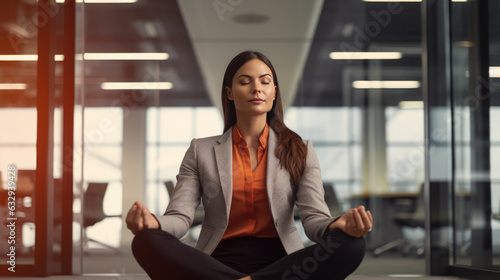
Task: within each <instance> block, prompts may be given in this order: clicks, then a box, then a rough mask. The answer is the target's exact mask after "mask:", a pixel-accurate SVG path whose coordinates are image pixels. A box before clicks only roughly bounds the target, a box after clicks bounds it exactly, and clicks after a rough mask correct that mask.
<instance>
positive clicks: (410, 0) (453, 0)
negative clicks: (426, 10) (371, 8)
mask: <svg viewBox="0 0 500 280" xmlns="http://www.w3.org/2000/svg"><path fill="white" fill-rule="evenodd" d="M363 1H365V2H422V0H363ZM451 2H467V0H451Z"/></svg>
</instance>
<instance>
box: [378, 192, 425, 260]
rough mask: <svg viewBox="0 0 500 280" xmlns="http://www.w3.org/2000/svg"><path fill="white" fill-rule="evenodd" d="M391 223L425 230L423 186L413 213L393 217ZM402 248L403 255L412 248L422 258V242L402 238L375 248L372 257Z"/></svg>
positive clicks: (401, 213) (402, 213) (403, 213)
mask: <svg viewBox="0 0 500 280" xmlns="http://www.w3.org/2000/svg"><path fill="white" fill-rule="evenodd" d="M393 221H394V223H396V224H397V225H399V226H400V227H401V228H402V227H411V228H425V200H424V188H423V185H422V186H421V187H420V191H419V194H418V197H417V199H416V201H415V211H413V212H400V213H396V214H395V215H394V216H393ZM403 245H405V246H404V248H403V252H404V253H405V254H407V253H409V251H410V250H411V249H413V248H416V249H417V256H419V257H422V256H423V255H424V242H423V240H418V241H417V243H415V242H412V240H410V239H408V238H406V237H402V238H399V239H396V240H394V241H391V242H389V243H387V244H384V245H382V246H380V247H377V248H375V249H374V250H373V255H374V256H379V255H380V254H382V253H383V252H386V251H389V250H391V249H393V248H396V247H399V246H403Z"/></svg>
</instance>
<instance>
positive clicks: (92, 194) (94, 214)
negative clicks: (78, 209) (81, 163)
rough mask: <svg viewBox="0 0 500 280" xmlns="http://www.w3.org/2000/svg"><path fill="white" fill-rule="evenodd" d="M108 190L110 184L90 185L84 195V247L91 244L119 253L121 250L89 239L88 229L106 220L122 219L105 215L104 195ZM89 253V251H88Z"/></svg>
mask: <svg viewBox="0 0 500 280" xmlns="http://www.w3.org/2000/svg"><path fill="white" fill-rule="evenodd" d="M107 188H108V183H89V184H88V186H87V190H86V191H85V193H84V195H83V228H84V239H83V242H84V245H85V247H86V248H87V249H88V247H87V246H86V245H87V244H88V243H89V242H94V243H97V244H100V245H102V246H104V247H106V248H110V249H113V250H115V251H116V252H118V249H119V248H116V247H113V246H111V245H108V244H105V243H102V242H100V241H97V240H95V239H92V238H89V237H87V229H88V228H89V227H91V226H93V225H95V224H96V223H98V222H101V221H103V220H104V219H106V218H112V217H121V215H106V214H105V213H104V207H103V206H104V204H103V203H104V195H105V194H106V190H107ZM86 251H87V250H86Z"/></svg>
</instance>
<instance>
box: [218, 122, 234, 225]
mask: <svg viewBox="0 0 500 280" xmlns="http://www.w3.org/2000/svg"><path fill="white" fill-rule="evenodd" d="M232 135H233V129H232V128H230V129H228V130H227V131H226V132H225V133H224V134H223V135H222V136H221V137H220V138H219V139H218V140H217V142H218V143H219V145H217V146H215V147H214V151H215V160H216V162H217V170H218V171H219V178H220V183H221V188H222V194H223V195H224V201H225V203H226V215H227V219H228V220H229V212H230V210H231V199H232V195H233V141H232Z"/></svg>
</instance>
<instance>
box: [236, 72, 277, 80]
mask: <svg viewBox="0 0 500 280" xmlns="http://www.w3.org/2000/svg"><path fill="white" fill-rule="evenodd" d="M265 76H269V77H271V78H272V76H271V74H267V73H266V74H262V75H260V76H259V78H262V77H265ZM241 77H247V78H250V79H251V78H252V77H251V76H250V75H246V74H243V75H239V76H238V78H236V79H239V78H241Z"/></svg>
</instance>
